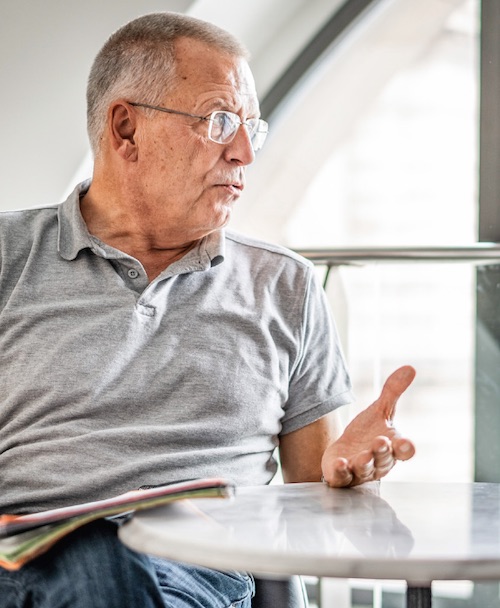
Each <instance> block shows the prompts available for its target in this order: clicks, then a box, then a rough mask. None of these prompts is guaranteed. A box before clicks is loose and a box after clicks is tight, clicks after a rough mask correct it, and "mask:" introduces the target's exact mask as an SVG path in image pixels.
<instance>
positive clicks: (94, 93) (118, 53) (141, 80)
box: [87, 12, 248, 155]
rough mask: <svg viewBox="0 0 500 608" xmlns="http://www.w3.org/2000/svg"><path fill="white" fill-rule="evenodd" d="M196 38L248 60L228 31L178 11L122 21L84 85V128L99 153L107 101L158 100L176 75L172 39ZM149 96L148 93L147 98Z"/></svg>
mask: <svg viewBox="0 0 500 608" xmlns="http://www.w3.org/2000/svg"><path fill="white" fill-rule="evenodd" d="M178 38H194V39H196V40H199V41H200V42H205V43H206V44H209V45H211V46H213V47H215V48H217V49H219V50H221V51H223V52H226V53H228V54H230V55H234V56H237V57H243V58H244V59H248V51H247V49H246V48H245V47H244V46H243V44H241V43H240V42H239V41H238V40H237V38H235V37H234V36H233V35H232V34H230V33H229V32H227V31H225V30H223V29H221V28H220V27H217V26H216V25H213V24H212V23H208V22H206V21H202V20H200V19H196V18H194V17H189V16H187V15H181V14H179V13H170V12H164V13H151V14H149V15H144V16H142V17H139V18H137V19H134V20H133V21H130V22H129V23H127V24H125V25H124V26H122V27H121V28H120V29H118V30H117V31H116V32H115V33H114V34H112V35H111V36H110V38H109V39H108V40H107V42H106V43H105V44H104V46H103V47H102V49H101V50H100V51H99V53H98V54H97V56H96V58H95V60H94V63H93V65H92V68H91V70H90V75H89V79H88V85H87V130H88V135H89V140H90V146H91V148H92V151H93V153H94V155H98V153H99V149H100V141H101V137H102V135H103V132H104V128H105V124H106V116H107V111H108V107H109V105H110V103H111V102H112V101H113V100H115V99H118V98H120V97H124V98H131V99H135V98H136V97H139V98H140V99H139V101H147V102H148V103H150V104H158V103H160V102H161V99H162V98H164V96H165V91H166V90H167V89H168V87H169V86H172V83H173V81H174V78H175V68H176V57H175V41H176V40H177V39H178ZM145 96H147V97H145Z"/></svg>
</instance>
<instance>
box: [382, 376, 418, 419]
mask: <svg viewBox="0 0 500 608" xmlns="http://www.w3.org/2000/svg"><path fill="white" fill-rule="evenodd" d="M415 374H416V372H415V370H414V368H413V367H411V365H404V366H403V367H400V368H398V369H397V370H396V371H395V372H393V373H392V374H391V375H390V376H389V377H388V378H387V380H386V381H385V384H384V386H383V387H382V392H381V393H380V397H379V398H378V408H379V409H380V410H381V411H382V412H383V414H384V417H385V419H386V420H392V419H393V418H394V414H395V413H396V404H397V402H398V399H399V398H400V397H401V395H402V394H403V393H404V392H405V390H406V389H407V388H408V387H409V386H410V384H411V383H412V382H413V379H414V378H415Z"/></svg>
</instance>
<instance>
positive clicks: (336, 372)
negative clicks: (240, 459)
mask: <svg viewBox="0 0 500 608" xmlns="http://www.w3.org/2000/svg"><path fill="white" fill-rule="evenodd" d="M352 401H353V395H352V392H351V381H350V378H349V373H348V371H347V366H346V363H345V359H344V355H343V352H342V346H341V344H340V340H339V336H338V332H337V329H336V326H335V322H334V319H333V316H332V314H331V311H330V307H329V304H328V301H327V298H326V295H325V292H324V289H323V288H322V286H321V284H320V282H319V280H318V278H317V277H316V275H315V273H314V270H313V269H312V268H311V269H310V273H309V280H308V283H307V287H306V291H305V296H304V303H303V315H302V327H301V344H300V348H299V350H298V355H297V359H296V362H295V364H294V366H293V368H292V370H291V376H290V386H289V395H288V400H287V403H286V405H285V416H284V418H283V420H282V431H281V434H282V435H285V434H287V433H290V432H292V431H295V430H297V429H300V428H302V427H304V426H306V425H308V424H310V423H312V422H314V421H315V420H317V419H318V418H321V417H322V416H324V415H325V414H327V413H329V412H331V411H333V410H335V409H336V408H338V407H340V406H342V405H346V404H348V403H351V402H352Z"/></svg>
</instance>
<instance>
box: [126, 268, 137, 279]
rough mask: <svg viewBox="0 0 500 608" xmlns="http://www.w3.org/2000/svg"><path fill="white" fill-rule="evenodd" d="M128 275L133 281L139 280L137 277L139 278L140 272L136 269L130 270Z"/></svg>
mask: <svg viewBox="0 0 500 608" xmlns="http://www.w3.org/2000/svg"><path fill="white" fill-rule="evenodd" d="M127 274H128V276H129V277H130V278H131V279H137V277H138V276H139V271H138V270H136V269H135V268H130V269H129V270H128V271H127Z"/></svg>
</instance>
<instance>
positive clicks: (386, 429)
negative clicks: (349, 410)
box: [322, 365, 415, 487]
mask: <svg viewBox="0 0 500 608" xmlns="http://www.w3.org/2000/svg"><path fill="white" fill-rule="evenodd" d="M414 377H415V370H414V369H413V367H411V366H409V365H407V366H404V367H400V368H399V369H397V370H396V371H395V372H393V373H392V374H391V375H390V376H389V378H388V379H387V380H386V382H385V384H384V387H383V388H382V392H381V394H380V397H379V398H378V399H377V400H376V401H375V402H374V403H372V404H371V405H370V406H368V407H367V408H366V409H365V410H363V411H362V412H360V413H359V414H358V415H357V416H356V417H355V418H354V419H353V420H352V421H351V422H350V423H349V424H348V426H347V427H346V429H345V430H344V432H343V434H342V435H341V436H340V438H339V439H338V440H337V441H335V442H334V443H332V444H331V445H330V446H329V447H328V448H327V449H326V451H325V453H324V455H323V460H322V468H323V476H324V478H325V481H327V483H328V484H329V485H331V486H334V487H343V486H354V485H359V484H361V483H364V482H366V481H372V480H375V479H380V478H381V477H384V476H385V475H387V473H388V472H389V471H390V470H391V469H392V467H393V466H394V464H395V463H396V461H397V460H408V459H409V458H411V457H412V456H413V454H414V453H415V446H414V445H413V443H412V442H411V441H410V440H409V439H405V438H402V437H400V436H399V435H398V433H397V431H396V429H395V428H394V426H393V420H394V415H395V411H396V404H397V402H398V399H399V397H400V396H401V395H402V393H403V392H404V391H405V390H406V389H407V388H408V387H409V386H410V384H411V383H412V381H413V378H414Z"/></svg>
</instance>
